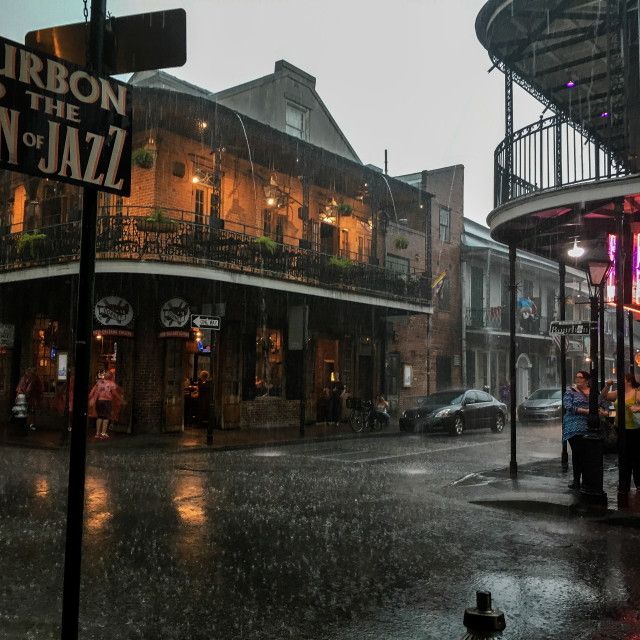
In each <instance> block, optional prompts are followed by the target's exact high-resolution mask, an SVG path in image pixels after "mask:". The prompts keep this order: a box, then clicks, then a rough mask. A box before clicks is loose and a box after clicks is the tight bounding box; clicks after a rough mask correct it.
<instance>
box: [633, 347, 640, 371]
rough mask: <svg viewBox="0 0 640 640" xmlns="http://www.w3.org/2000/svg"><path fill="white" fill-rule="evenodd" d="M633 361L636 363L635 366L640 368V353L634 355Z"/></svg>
mask: <svg viewBox="0 0 640 640" xmlns="http://www.w3.org/2000/svg"><path fill="white" fill-rule="evenodd" d="M634 360H635V361H636V364H637V365H638V366H639V367H640V351H639V352H638V353H636V356H635V358H634Z"/></svg>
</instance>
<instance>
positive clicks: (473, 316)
mask: <svg viewBox="0 0 640 640" xmlns="http://www.w3.org/2000/svg"><path fill="white" fill-rule="evenodd" d="M464 317H465V326H466V327H467V329H493V330H495V331H509V309H508V308H506V309H505V308H504V307H501V306H497V307H467V308H466V309H465V314H464ZM548 330H549V318H547V317H546V316H541V315H538V314H528V313H527V314H523V313H521V312H516V331H517V332H518V333H519V334H524V335H543V334H546V333H547V331H548Z"/></svg>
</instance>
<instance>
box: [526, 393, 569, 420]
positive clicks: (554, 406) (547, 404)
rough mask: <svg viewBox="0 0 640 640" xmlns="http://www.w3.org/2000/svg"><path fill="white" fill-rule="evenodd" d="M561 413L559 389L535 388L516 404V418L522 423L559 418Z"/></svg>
mask: <svg viewBox="0 0 640 640" xmlns="http://www.w3.org/2000/svg"><path fill="white" fill-rule="evenodd" d="M561 415H562V393H561V391H560V389H537V390H536V391H534V392H533V393H532V394H531V395H530V396H529V397H528V398H526V399H525V400H524V402H522V404H520V405H519V406H518V420H519V421H520V422H522V423H525V422H550V421H552V420H560V417H561Z"/></svg>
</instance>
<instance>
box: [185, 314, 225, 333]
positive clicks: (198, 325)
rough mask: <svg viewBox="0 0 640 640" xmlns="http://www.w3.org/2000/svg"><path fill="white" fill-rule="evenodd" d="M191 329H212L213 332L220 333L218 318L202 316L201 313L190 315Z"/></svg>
mask: <svg viewBox="0 0 640 640" xmlns="http://www.w3.org/2000/svg"><path fill="white" fill-rule="evenodd" d="M191 328H193V329H213V330H214V331H220V316H203V315H202V314H201V313H198V314H194V313H192V314H191Z"/></svg>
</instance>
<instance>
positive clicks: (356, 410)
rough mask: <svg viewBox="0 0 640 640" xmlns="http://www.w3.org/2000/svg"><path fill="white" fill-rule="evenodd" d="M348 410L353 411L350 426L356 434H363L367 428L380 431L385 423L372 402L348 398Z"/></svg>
mask: <svg viewBox="0 0 640 640" xmlns="http://www.w3.org/2000/svg"><path fill="white" fill-rule="evenodd" d="M347 409H351V415H350V416H349V424H350V425H351V428H352V429H353V431H355V432H356V433H362V431H364V430H365V429H367V428H368V429H369V430H371V431H379V430H380V429H381V428H382V425H383V423H384V422H385V421H384V420H383V419H382V417H381V416H379V415H378V414H377V413H376V411H375V409H374V407H373V402H371V400H361V399H360V398H347Z"/></svg>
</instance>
